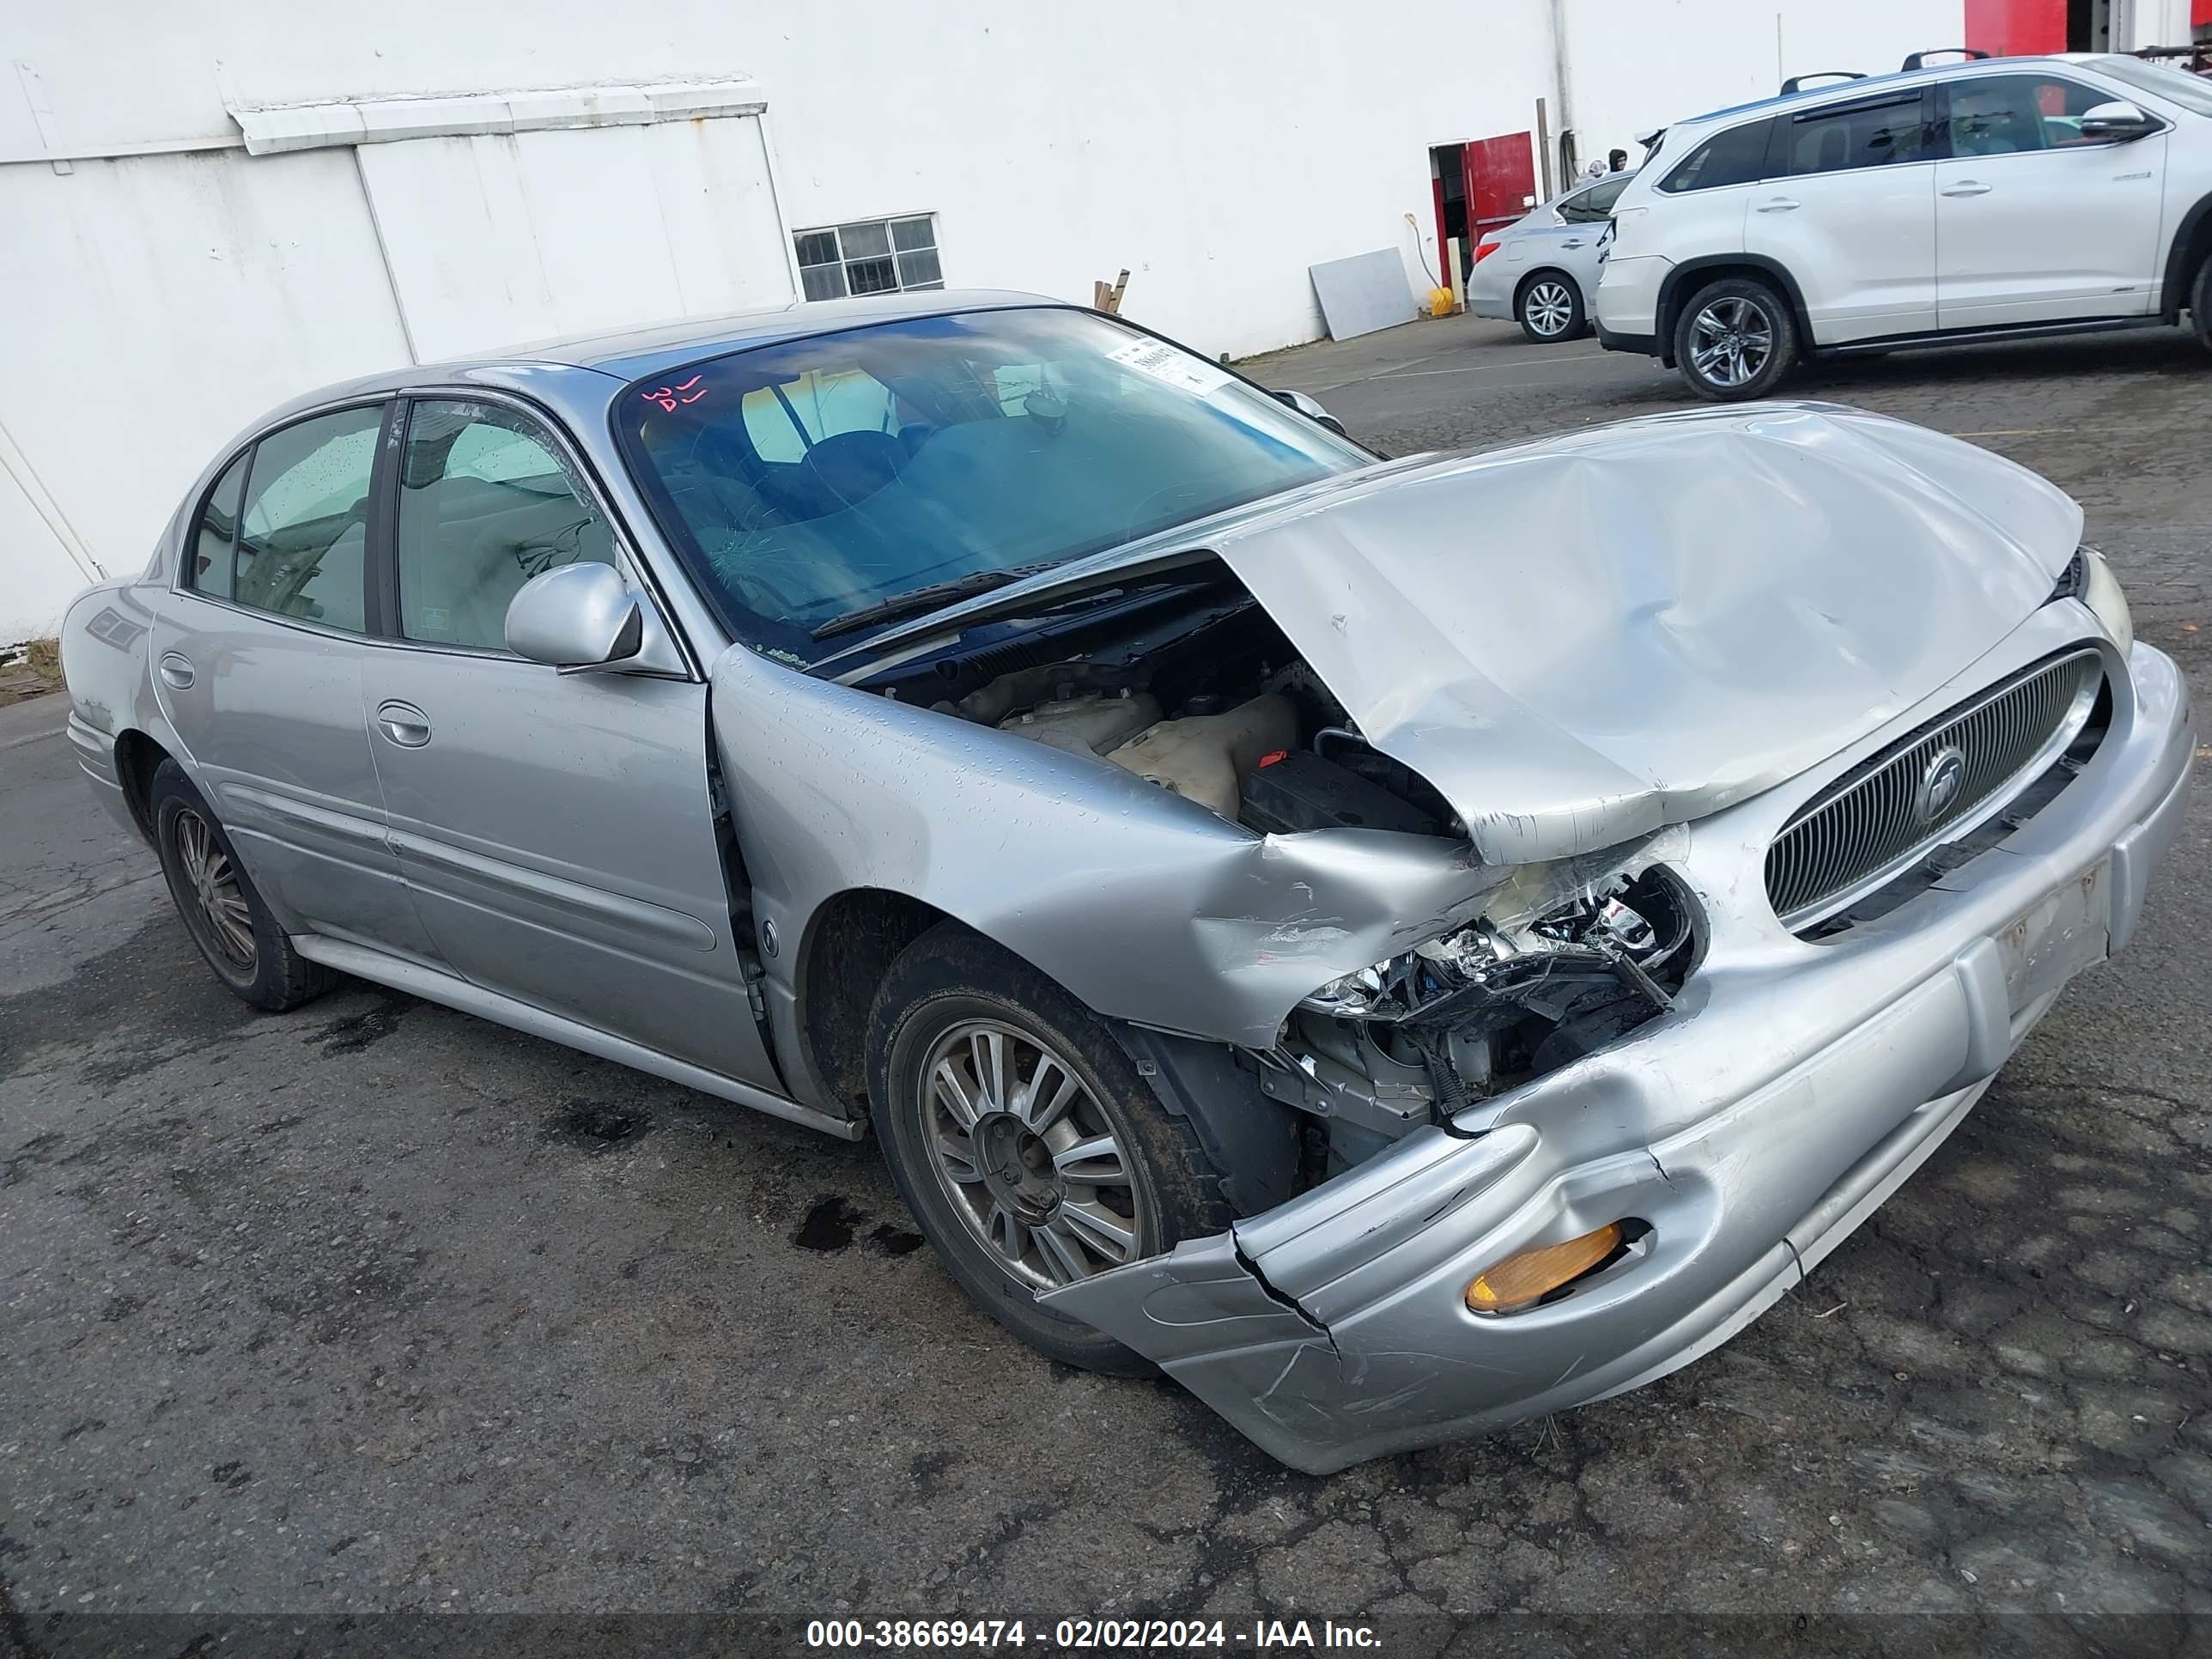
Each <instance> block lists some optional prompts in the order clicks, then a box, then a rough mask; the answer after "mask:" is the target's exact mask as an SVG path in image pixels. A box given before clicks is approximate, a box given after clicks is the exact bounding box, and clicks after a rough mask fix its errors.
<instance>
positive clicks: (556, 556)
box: [398, 398, 614, 651]
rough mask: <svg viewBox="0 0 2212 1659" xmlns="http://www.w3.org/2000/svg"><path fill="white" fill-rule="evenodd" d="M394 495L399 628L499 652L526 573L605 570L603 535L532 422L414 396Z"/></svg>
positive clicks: (417, 636) (439, 641) (610, 548)
mask: <svg viewBox="0 0 2212 1659" xmlns="http://www.w3.org/2000/svg"><path fill="white" fill-rule="evenodd" d="M399 476H400V490H399V522H398V541H399V631H400V633H401V635H403V636H404V637H405V638H407V639H410V640H418V641H422V642H423V643H425V644H430V645H460V646H467V647H471V648H473V649H476V650H482V651H503V650H505V649H506V648H507V605H508V604H509V602H510V601H512V600H513V598H514V596H515V595H516V594H517V593H518V592H521V590H522V585H523V584H524V583H525V582H526V581H528V580H530V579H531V578H532V576H537V575H542V574H544V573H545V572H546V571H548V570H552V569H555V568H558V567H559V566H562V565H564V564H612V563H613V562H614V537H613V535H612V533H611V532H610V531H609V530H608V528H607V524H606V520H604V519H602V518H601V517H600V516H599V513H597V512H595V511H594V510H593V509H592V507H589V506H587V505H586V503H585V500H584V496H583V493H582V491H581V490H580V488H579V487H578V484H577V483H576V481H575V480H574V479H573V478H571V477H569V476H568V468H567V467H566V466H565V465H563V464H562V459H561V457H560V455H559V453H558V452H556V450H555V448H554V447H553V443H552V441H551V440H550V438H549V437H548V436H547V435H545V434H544V431H542V430H541V429H540V428H539V427H538V424H537V422H534V421H532V420H530V419H529V418H528V417H527V416H522V415H519V414H517V413H515V412H514V411H513V410H509V409H507V408H505V407H503V406H501V405H500V404H478V403H468V402H464V401H459V400H456V401H453V402H447V401H445V400H442V399H439V400H432V399H428V398H426V399H424V400H422V402H419V403H417V404H415V406H414V409H413V410H412V412H411V413H410V415H409V416H408V420H407V450H406V459H405V460H404V463H403V465H402V466H401V469H400V475H399Z"/></svg>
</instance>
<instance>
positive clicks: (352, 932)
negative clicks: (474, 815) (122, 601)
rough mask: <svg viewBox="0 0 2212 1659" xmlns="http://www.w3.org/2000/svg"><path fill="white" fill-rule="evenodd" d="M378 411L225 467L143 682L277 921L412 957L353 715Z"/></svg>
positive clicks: (358, 719) (411, 931) (363, 407)
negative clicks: (151, 672) (149, 676)
mask: <svg viewBox="0 0 2212 1659" xmlns="http://www.w3.org/2000/svg"><path fill="white" fill-rule="evenodd" d="M389 407H390V405H389V404H386V403H377V402H372V403H366V404H357V405H356V406H354V407H351V408H347V409H337V410H326V411H324V412H322V413H319V414H316V415H312V416H307V418H305V419H303V420H300V421H295V422H291V423H289V425H286V426H283V427H279V428H276V429H275V430H273V431H271V432H268V433H264V435H262V436H261V438H260V439H259V440H258V442H256V443H255V444H253V445H252V446H249V447H248V448H247V449H246V451H245V452H244V453H241V454H240V456H239V457H238V458H237V459H235V460H234V461H233V462H232V463H231V465H229V466H228V467H227V468H225V469H224V471H223V472H222V476H221V477H218V478H217V479H216V483H215V484H214V486H213V487H212V488H211V489H210V490H209V492H208V495H207V496H206V498H205V500H204V501H203V502H202V503H201V507H200V513H199V517H198V519H197V522H196V524H195V526H194V528H193V531H192V532H191V536H190V537H189V538H188V539H187V541H186V544H185V553H184V558H183V564H184V568H183V569H182V570H180V571H179V573H178V580H177V591H176V592H175V594H174V595H173V598H172V599H171V601H170V602H169V603H168V604H167V605H164V606H162V607H161V608H160V610H159V611H157V613H156V619H155V629H154V638H153V650H154V668H155V693H156V695H157V696H159V697H160V699H161V706H162V709H163V711H164V712H165V713H166V714H167V715H168V717H169V722H170V725H171V726H173V728H174V729H175V731H176V733H177V736H178V738H179V741H180V742H181V743H182V744H183V745H184V748H185V753H186V755H187V757H188V758H189V759H190V761H191V763H192V767H193V769H194V772H195V775H196V777H197V781H198V783H199V785H200V787H201V788H202V789H203V790H204V792H205V793H207V795H208V796H209V798H210V805H213V806H214V808H215V811H216V817H219V818H220V819H221V820H222V824H223V827H224V829H226V830H227V831H228V833H229V835H230V838H231V841H232V842H233V844H234V845H235V846H236V847H237V848H238V852H239V856H240V858H241V859H242V860H244V861H245V864H246V870H247V872H248V873H249V874H250V875H251V876H252V878H253V880H254V883H255V884H256V885H257V886H258V887H259V888H260V889H261V891H262V893H263V895H264V896H265V897H266V898H267V899H268V900H269V901H270V903H271V904H272V905H274V906H275V907H276V911H277V913H278V915H281V916H283V918H284V920H285V921H286V923H287V925H288V926H289V927H295V928H296V927H306V928H307V929H308V930H310V931H313V932H314V933H323V934H326V935H328V936H330V937H331V938H334V939H347V940H350V941H352V942H355V943H357V944H366V945H372V946H374V947H375V948H377V949H380V950H383V951H392V952H396V953H398V954H400V955H403V956H410V957H423V956H425V955H427V954H428V951H429V946H428V940H427V939H426V938H425V936H424V934H423V933H422V927H421V924H420V923H419V922H418V921H417V920H416V914H415V908H414V906H413V904H412V903H411V902H410V900H409V897H408V895H407V893H406V891H405V890H404V886H403V885H402V884H401V882H400V879H399V869H398V862H397V860H394V858H393V857H392V851H391V848H389V847H388V846H387V845H386V841H385V822H384V805H383V799H382V797H381V795H380V792H379V789H378V787H377V777H376V767H375V763H374V760H373V758H372V757H371V756H370V753H369V744H368V733H367V732H366V731H365V729H364V728H363V724H362V663H363V660H364V659H365V657H366V656H367V654H368V641H367V639H366V637H365V629H366V617H367V586H366V582H367V562H366V559H365V550H366V548H367V546H368V541H369V538H370V535H371V533H372V530H373V528H374V526H373V525H372V520H373V518H374V513H375V501H376V491H375V489H374V479H375V475H376V467H377V455H378V438H379V434H380V431H381V429H382V427H383V423H384V422H385V419H386V412H387V410H388V409H389Z"/></svg>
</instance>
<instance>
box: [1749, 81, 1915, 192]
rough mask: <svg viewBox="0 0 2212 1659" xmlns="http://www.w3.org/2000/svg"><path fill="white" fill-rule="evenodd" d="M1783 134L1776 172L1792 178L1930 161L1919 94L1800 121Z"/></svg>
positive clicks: (1815, 115)
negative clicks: (1781, 155)
mask: <svg viewBox="0 0 2212 1659" xmlns="http://www.w3.org/2000/svg"><path fill="white" fill-rule="evenodd" d="M1784 134H1785V135H1786V137H1785V149H1784V156H1783V165H1782V167H1779V168H1778V169H1777V171H1778V172H1780V173H1787V174H1788V175H1789V176H1790V177H1791V178H1799V177H1802V176H1803V175H1804V174H1806V173H1842V172H1844V171H1846V170H1848V169H1850V168H1852V167H1887V166H1888V165H1889V164H1890V163H1891V162H1893V161H1925V160H1927V159H1928V156H1929V147H1928V123H1927V121H1926V119H1925V118H1924V117H1923V114H1922V112H1921V104H1920V94H1918V93H1917V92H1916V93H1914V94H1912V95H1911V97H1909V98H1903V99H1893V100H1890V101H1889V102H1887V103H1886V104H1872V105H1869V104H1856V105H1853V106H1850V108H1847V109H1838V110H1823V111H1819V112H1814V113H1813V114H1810V115H1801V116H1799V117H1798V118H1796V119H1795V120H1793V121H1791V122H1790V124H1789V125H1788V126H1787V127H1785V128H1784Z"/></svg>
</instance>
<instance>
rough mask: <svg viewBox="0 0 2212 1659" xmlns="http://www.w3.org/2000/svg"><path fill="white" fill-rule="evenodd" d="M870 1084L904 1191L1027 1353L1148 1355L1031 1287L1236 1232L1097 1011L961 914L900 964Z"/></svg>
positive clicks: (881, 999)
mask: <svg viewBox="0 0 2212 1659" xmlns="http://www.w3.org/2000/svg"><path fill="white" fill-rule="evenodd" d="M868 1052H869V1079H868V1081H869V1088H868V1093H869V1097H870V1102H871V1105H872V1113H873V1117H874V1121H875V1126H876V1133H877V1136H878V1139H880V1140H881V1141H882V1142H883V1148H884V1158H885V1160H886V1161H887V1162H888V1163H889V1164H890V1171H891V1178H892V1180H893V1181H894V1182H896V1184H897V1187H898V1189H899V1195H900V1196H901V1197H902V1198H903V1199H904V1200H906V1205H907V1207H908V1209H909V1210H911V1211H912V1212H914V1218H915V1221H916V1222H917V1223H918V1224H919V1225H920V1226H921V1231H922V1232H923V1234H924V1235H925V1236H926V1237H927V1238H928V1239H929V1242H930V1243H932V1244H933V1245H934V1246H935V1247H936V1249H937V1253H938V1255H939V1257H940V1258H941V1259H942V1260H943V1261H944V1262H945V1267H946V1268H947V1269H948V1270H949V1271H950V1272H951V1274H952V1276H953V1278H954V1279H957V1280H958V1281H959V1282H960V1285H961V1287H962V1288H963V1290H965V1291H967V1292H968V1294H969V1296H971V1297H974V1298H975V1301H976V1302H977V1304H980V1305H981V1307H982V1309H983V1310H984V1311H986V1312H987V1313H988V1314H989V1315H990V1316H992V1317H993V1318H994V1319H995V1320H997V1321H998V1322H1000V1324H1002V1325H1004V1326H1006V1328H1008V1329H1009V1330H1011V1331H1012V1332H1013V1333H1014V1334H1016V1335H1018V1336H1019V1337H1020V1338H1021V1339H1022V1340H1024V1342H1027V1343H1028V1344H1029V1345H1030V1346H1031V1347H1033V1348H1036V1350H1038V1351H1039V1352H1042V1353H1044V1354H1047V1355H1048V1356H1050V1357H1051V1358H1054V1359H1058V1360H1061V1361H1064V1362H1066V1364H1072V1365H1079V1366H1082V1367H1083V1368H1084V1369H1085V1370H1098V1371H1114V1372H1121V1373H1125V1374H1139V1375H1140V1374H1142V1373H1144V1372H1146V1371H1148V1370H1151V1369H1152V1367H1151V1364H1150V1363H1149V1362H1148V1361H1146V1360H1145V1359H1144V1358H1141V1357H1140V1356H1139V1355H1138V1354H1136V1353H1134V1352H1131V1351H1130V1350H1129V1349H1127V1348H1126V1347H1124V1346H1121V1344H1120V1343H1119V1342H1116V1341H1115V1340H1113V1338H1111V1337H1109V1336H1107V1335H1106V1334H1103V1332H1100V1331H1097V1330H1094V1329H1093V1328H1091V1327H1090V1326H1089V1325H1086V1324H1085V1323H1083V1322H1081V1321H1079V1320H1075V1319H1071V1318H1069V1317H1067V1316H1066V1315H1064V1314H1059V1313H1054V1312H1053V1311H1052V1310H1048V1309H1045V1308H1041V1307H1039V1306H1038V1305H1037V1304H1036V1298H1037V1297H1039V1296H1040V1295H1042V1294H1043V1293H1045V1292H1047V1291H1052V1290H1054V1289H1056V1288H1058V1287H1059V1286H1060V1285H1071V1284H1073V1283H1075V1282H1077V1281H1078V1280H1079V1279H1090V1278H1093V1277H1095V1276H1097V1274H1099V1273H1108V1272H1110V1271H1112V1270H1113V1269H1114V1268H1115V1267H1124V1266H1127V1264H1128V1263H1130V1262H1132V1261H1142V1260H1144V1259H1145V1258H1146V1257H1147V1256H1152V1255H1159V1254H1161V1253H1162V1252H1163V1251H1165V1250H1169V1249H1173V1248H1174V1247H1175V1246H1176V1244H1177V1243H1180V1242H1181V1241H1182V1240H1183V1239H1186V1238H1198V1237H1204V1236H1205V1235H1206V1234H1208V1233H1216V1232H1219V1231H1223V1230H1224V1229H1225V1228H1226V1227H1227V1226H1228V1225H1230V1223H1231V1221H1233V1220H1234V1219H1235V1218H1236V1212H1234V1211H1233V1210H1232V1209H1231V1207H1230V1206H1229V1205H1228V1204H1227V1202H1226V1201H1225V1200H1224V1199H1223V1198H1222V1196H1221V1183H1220V1179H1219V1172H1218V1171H1217V1170H1214V1169H1213V1168H1212V1165H1211V1164H1209V1163H1208V1162H1207V1160H1206V1156H1205V1154H1204V1153H1203V1152H1201V1151H1200V1148H1199V1145H1198V1141H1197V1139H1196V1137H1195V1136H1194V1134H1193V1133H1191V1129H1190V1126H1189V1125H1188V1122H1186V1121H1184V1120H1182V1119H1181V1118H1177V1117H1173V1116H1170V1115H1169V1114H1168V1113H1167V1112H1166V1111H1165V1110H1164V1109H1163V1108H1162V1107H1161V1105H1160V1104H1159V1102H1158V1097H1156V1096H1155V1095H1154V1094H1153V1093H1152V1089H1151V1088H1150V1086H1149V1085H1146V1082H1145V1080H1144V1079H1142V1078H1141V1077H1139V1075H1138V1074H1137V1068H1136V1066H1135V1065H1134V1063H1133V1061H1132V1060H1130V1058H1129V1056H1128V1054H1127V1052H1125V1051H1124V1050H1123V1049H1122V1048H1121V1044H1120V1043H1119V1042H1116V1041H1115V1038H1114V1035H1113V1033H1112V1032H1111V1031H1110V1030H1109V1029H1108V1028H1107V1026H1106V1024H1104V1022H1103V1021H1102V1020H1100V1019H1099V1018H1098V1017H1097V1015H1095V1014H1093V1013H1092V1012H1091V1011H1090V1010H1089V1009H1087V1008H1085V1007H1084V1006H1083V1005H1082V1004H1080V1003H1079V1002H1078V1001H1076V1000H1075V999H1074V998H1073V997H1072V996H1070V995H1069V994H1067V993H1066V991H1064V990H1062V989H1061V988H1060V987H1059V986H1058V985H1056V984H1054V982H1053V981H1051V980H1049V979H1048V978H1046V977H1045V975H1042V974H1041V973H1039V972H1037V970H1036V969H1034V968H1032V967H1030V965H1029V964H1028V963H1025V962H1023V961H1022V960H1021V959H1020V958H1018V957H1013V956H1010V955H1008V954H1007V953H1006V952H1005V951H1001V950H1000V949H998V948H997V947H996V946H995V945H992V944H991V943H989V941H987V940H986V939H981V938H978V937H977V936H976V935H975V934H974V933H969V931H968V930H967V929H965V928H963V927H958V926H957V924H949V923H948V924H945V925H943V926H940V927H936V928H933V930H931V931H930V932H929V933H925V934H924V935H923V936H922V937H921V939H917V940H915V943H914V944H913V945H911V946H909V947H908V949H907V951H905V952H904V953H903V954H902V955H901V956H900V957H899V958H898V960H897V961H896V962H895V963H892V965H891V969H890V973H889V974H888V975H886V976H885V978H884V984H883V987H882V988H881V989H880V990H879V991H878V993H877V995H876V1001H875V1006H874V1008H873V1011H872V1014H871V1016H870V1019H869V1032H868Z"/></svg>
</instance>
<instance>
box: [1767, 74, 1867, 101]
mask: <svg viewBox="0 0 2212 1659" xmlns="http://www.w3.org/2000/svg"><path fill="white" fill-rule="evenodd" d="M1866 78H1867V77H1866V71H1865V70H1811V71H1809V72H1808V73H1806V74H1804V75H1793V76H1790V78H1789V79H1788V80H1787V81H1784V82H1783V83H1782V94H1781V95H1782V96H1783V97H1784V98H1787V97H1788V96H1789V95H1790V94H1791V93H1793V92H1801V91H1802V90H1803V89H1804V86H1805V83H1806V82H1808V81H1829V80H1833V81H1838V82H1841V81H1863V80H1865V79H1866Z"/></svg>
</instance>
